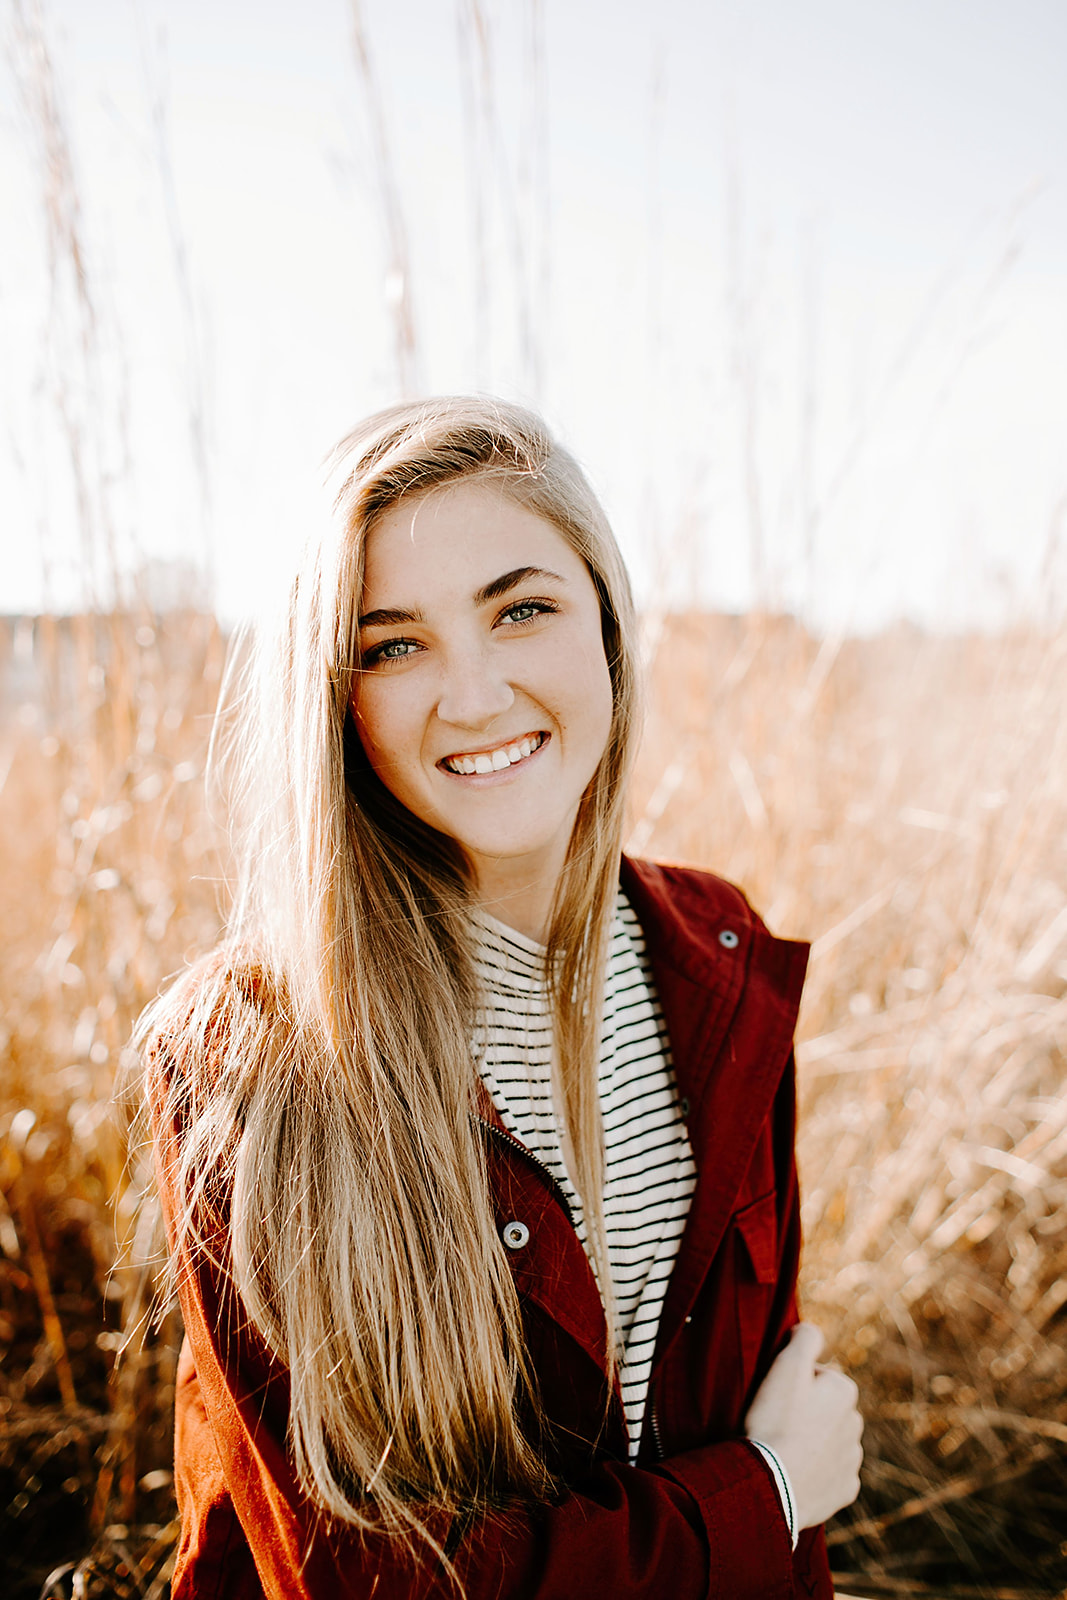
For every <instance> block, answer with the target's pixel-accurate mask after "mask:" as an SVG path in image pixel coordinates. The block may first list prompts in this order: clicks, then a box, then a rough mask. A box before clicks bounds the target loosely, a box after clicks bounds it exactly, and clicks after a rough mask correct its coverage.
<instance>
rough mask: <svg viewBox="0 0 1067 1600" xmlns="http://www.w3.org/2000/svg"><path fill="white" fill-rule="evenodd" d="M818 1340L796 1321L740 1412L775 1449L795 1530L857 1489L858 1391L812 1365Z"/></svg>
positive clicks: (847, 1500)
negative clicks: (793, 1506) (791, 1500)
mask: <svg viewBox="0 0 1067 1600" xmlns="http://www.w3.org/2000/svg"><path fill="white" fill-rule="evenodd" d="M823 1342H824V1341H823V1336H822V1331H821V1330H820V1329H819V1328H817V1327H816V1326H815V1324H814V1323H812V1322H801V1323H798V1324H797V1326H796V1327H795V1328H794V1329H793V1333H792V1337H791V1338H790V1340H789V1343H788V1344H787V1345H786V1347H785V1349H784V1350H783V1351H782V1352H781V1354H780V1355H779V1356H778V1357H777V1358H776V1360H775V1362H774V1365H773V1366H772V1367H771V1370H770V1371H769V1372H768V1374H767V1376H766V1377H765V1378H764V1380H763V1382H762V1383H761V1384H760V1386H759V1389H758V1390H757V1392H756V1398H755V1400H753V1402H752V1405H751V1407H750V1409H749V1412H748V1415H747V1416H746V1418H745V1433H746V1434H747V1436H748V1437H749V1438H750V1439H758V1440H759V1441H760V1443H761V1444H765V1445H767V1446H768V1447H769V1448H770V1449H771V1450H773V1451H774V1453H775V1455H776V1456H777V1457H778V1459H779V1460H780V1461H781V1463H782V1465H783V1467H784V1468H785V1470H786V1472H787V1473H788V1474H789V1479H790V1482H791V1484H792V1486H793V1494H794V1496H795V1498H796V1502H797V1527H798V1528H812V1527H815V1526H816V1525H817V1524H818V1523H820V1522H825V1521H826V1519H827V1518H828V1517H832V1516H833V1515H834V1513H835V1511H840V1510H841V1509H842V1507H844V1506H848V1505H851V1504H852V1502H853V1500H855V1498H856V1496H857V1495H858V1494H859V1490H860V1464H861V1463H862V1461H863V1447H862V1446H861V1444H860V1437H861V1435H862V1433H863V1418H862V1417H861V1416H860V1414H859V1410H858V1408H857V1405H856V1399H857V1396H858V1393H859V1391H858V1390H857V1388H856V1385H855V1384H854V1383H853V1381H852V1379H851V1378H846V1377H845V1374H844V1373H843V1372H838V1371H836V1370H835V1369H834V1368H833V1367H823V1366H819V1365H818V1364H817V1357H818V1355H819V1352H820V1351H821V1350H822V1347H823Z"/></svg>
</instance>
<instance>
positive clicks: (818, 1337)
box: [783, 1322, 826, 1372]
mask: <svg viewBox="0 0 1067 1600" xmlns="http://www.w3.org/2000/svg"><path fill="white" fill-rule="evenodd" d="M825 1343H826V1337H825V1335H824V1334H823V1331H822V1329H821V1328H820V1327H817V1326H816V1324H815V1323H814V1322H798V1323H797V1324H796V1326H795V1327H794V1328H793V1330H792V1332H791V1333H790V1335H789V1343H788V1344H787V1345H786V1347H785V1351H787V1352H788V1353H789V1355H790V1356H791V1357H792V1358H793V1360H794V1361H796V1362H797V1363H798V1364H801V1363H802V1364H803V1365H804V1366H806V1367H809V1368H810V1370H811V1371H812V1372H814V1371H815V1369H816V1361H817V1358H818V1356H819V1353H820V1352H821V1350H822V1348H823V1345H824V1344H825ZM785 1351H783V1354H785Z"/></svg>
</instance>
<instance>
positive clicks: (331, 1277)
mask: <svg viewBox="0 0 1067 1600" xmlns="http://www.w3.org/2000/svg"><path fill="white" fill-rule="evenodd" d="M472 479H474V480H479V481H480V480H490V481H491V482H492V483H493V484H494V485H495V486H496V487H498V488H499V490H500V491H502V492H503V493H504V494H506V495H508V496H511V497H512V498H513V499H514V500H515V501H516V502H517V503H519V504H521V505H522V506H523V507H525V508H526V509H528V510H530V511H532V512H534V513H535V514H537V515H538V516H541V517H543V518H545V519H546V520H547V521H548V522H550V523H551V524H552V525H553V526H554V527H555V528H556V529H558V531H559V532H560V534H561V535H562V536H563V537H564V538H565V539H566V540H567V542H568V544H569V545H571V547H572V548H573V549H574V550H575V551H576V552H577V553H578V554H579V555H580V556H581V557H582V559H583V560H584V561H585V563H586V565H587V567H588V569H589V572H590V575H591V577H592V580H593V583H594V585H595V586H596V590H597V594H598V597H599V601H600V611H601V620H602V631H603V640H604V650H605V655H606V659H607V663H608V668H609V672H610V677H611V684H612V691H613V704H614V710H613V716H612V721H611V729H610V734H609V738H608V742H607V746H606V748H605V750H604V753H603V756H602V758H601V760H600V763H599V765H598V767H597V770H596V772H595V774H594V776H593V778H592V779H591V781H590V783H589V785H588V787H587V789H586V791H585V793H584V795H583V796H582V798H581V801H580V805H579V809H578V813H577V818H576V821H575V825H574V830H573V834H572V837H571V840H570V845H569V850H568V853H567V857H566V861H565V865H564V868H563V872H562V876H561V879H560V882H559V885H558V889H557V893H556V897H555V902H554V907H553V911H552V915H551V919H550V927H549V931H548V938H547V951H546V957H545V975H546V981H547V983H548V986H549V992H550V995H551V997H552V1001H553V1013H554V1018H555V1040H556V1050H555V1057H556V1063H555V1068H554V1071H555V1074H556V1081H555V1088H556V1093H557V1095H558V1098H559V1102H560V1107H561V1111H562V1115H563V1119H564V1122H565V1126H566V1131H567V1135H568V1137H569V1140H570V1148H571V1151H572V1153H573V1165H574V1173H573V1177H574V1180H575V1186H576V1188H577V1190H578V1192H579V1194H580V1196H581V1198H582V1202H583V1210H584V1214H585V1218H586V1224H587V1232H588V1238H589V1245H590V1253H591V1257H592V1261H593V1265H594V1270H595V1272H596V1275H597V1279H598V1283H599V1286H600V1290H601V1294H602V1298H603V1300H604V1304H605V1317H606V1334H607V1336H606V1351H605V1364H606V1385H607V1384H610V1379H611V1377H612V1376H613V1372H614V1361H615V1344H614V1300H613V1295H612V1291H611V1272H610V1266H609V1261H608V1251H607V1244H606V1234H605V1226H604V1202H603V1189H604V1152H603V1130H602V1125H601V1119H600V1106H599V1097H598V1087H597V1080H598V1050H599V1026H600V1017H601V1011H602V999H603V994H602V991H603V980H604V970H605V964H606V953H607V942H608V936H609V929H610V922H611V915H612V908H613V905H614V900H615V895H616V890H617V884H618V865H619V855H620V849H621V838H622V825H623V805H624V797H625V786H626V778H627V774H628V769H629V766H630V761H631V755H632V750H633V745H634V740H635V720H636V688H635V648H634V620H633V609H632V601H631V597H630V590H629V584H628V581H627V577H626V572H625V568H624V566H623V563H622V559H621V556H620V554H619V551H618V548H617V546H616V544H615V541H614V539H613V537H612V534H611V531H610V529H609V527H608V524H607V520H606V518H605V516H604V513H603V511H602V509H601V507H600V505H599V503H598V502H597V499H596V497H595V495H594V494H593V491H592V489H591V488H590V486H589V484H588V482H587V481H586V479H585V477H584V475H583V474H582V472H581V470H580V468H579V467H578V465H577V463H576V462H575V461H574V459H573V458H572V457H571V456H570V455H569V454H568V453H567V452H566V451H565V450H563V449H561V448H560V447H559V445H557V444H556V443H555V442H554V441H553V439H552V438H551V437H550V435H549V434H548V432H547V430H546V428H545V426H544V424H543V423H542V422H541V421H540V419H538V418H537V417H536V416H534V415H533V414H531V413H530V412H528V411H526V410H523V409H521V408H519V407H517V406H513V405H508V404H505V403H503V402H499V401H495V400H485V399H474V398H445V399H436V400H429V401H425V402H422V403H418V404H413V405H404V406H397V407H394V408H392V409H390V410H388V411H384V412H381V413H379V414H378V415H376V416H374V417H371V418H369V419H368V420H367V421H366V422H364V423H363V424H362V425H361V426H360V427H358V428H357V429H356V430H355V431H354V432H353V433H351V434H349V435H348V436H347V437H346V438H345V439H343V440H342V441H341V443H340V444H339V445H338V447H337V449H336V450H335V451H334V453H333V455H332V457H331V458H330V461H329V463H328V476H327V485H326V487H327V496H328V505H329V511H328V515H326V516H325V517H324V519H323V528H322V532H321V536H320V537H316V538H313V539H312V540H311V541H309V544H308V547H307V550H306V553H305V556H304V559H303V562H302V564H301V567H300V570H299V572H298V574H297V576H296V578H295V581H294V582H293V584H292V588H291V592H290V596H289V602H288V607H287V610H286V613H285V618H284V623H283V625H282V626H281V628H280V630H279V634H278V636H277V637H272V636H269V635H261V636H259V637H258V639H256V640H254V641H253V642H252V644H251V647H250V648H249V649H246V651H245V652H244V655H243V659H242V662H241V665H240V666H239V667H236V668H235V669H234V671H233V672H231V673H230V675H229V677H228V680H227V687H226V689H225V690H224V696H223V703H222V704H221V706H220V713H219V717H218V719H217V723H216V737H215V744H216V749H215V756H216V758H217V759H218V761H219V762H220V764H221V767H222V769H223V770H224V771H225V772H226V773H227V774H228V783H229V798H230V803H231V806H232V815H233V818H234V844H235V860H236V869H235V885H234V902H233V909H232V914H231V916H230V919H229V925H228V934H227V939H226V941H225V942H224V944H223V945H222V946H221V947H220V948H219V950H218V951H216V952H215V953H214V954H213V955H212V956H210V957H208V958H206V960H205V961H203V962H202V963H201V964H199V965H198V966H196V967H194V968H193V969H192V970H191V971H190V972H188V973H187V974H186V975H185V976H184V977H183V978H182V979H181V980H180V981H179V982H178V983H177V984H176V985H175V986H174V987H173V988H172V989H171V990H170V991H169V992H168V993H166V994H164V995H163V996H162V997H161V998H160V999H159V1000H157V1001H156V1002H155V1003H154V1004H153V1005H152V1006H151V1007H150V1008H149V1010H148V1011H147V1012H146V1014H145V1016H144V1017H143V1018H142V1021H141V1024H140V1038H141V1043H142V1046H143V1050H144V1055H145V1059H146V1061H147V1062H148V1063H149V1068H148V1080H149V1081H148V1084H147V1094H148V1098H149V1100H150V1101H151V1102H152V1109H153V1113H154V1115H155V1116H156V1117H157V1118H158V1119H160V1122H161V1124H162V1126H163V1128H164V1129H170V1128H178V1129H180V1130H181V1132H180V1137H179V1138H178V1139H177V1141H176V1143H175V1144H174V1146H173V1149H174V1151H175V1154H174V1156H173V1165H172V1168H171V1170H170V1171H169V1172H168V1175H167V1188H168V1190H169V1191H170V1192H171V1193H172V1194H173V1195H174V1196H177V1197H178V1214H177V1215H176V1216H175V1217H173V1218H172V1236H171V1244H172V1251H173V1260H175V1261H177V1263H178V1265H177V1266H176V1267H174V1268H173V1271H174V1272H176V1273H180V1272H181V1271H182V1270H185V1269H186V1268H187V1265H188V1263H189V1262H191V1261H193V1260H195V1259H196V1258H197V1254H198V1252H203V1251H205V1250H208V1249H210V1248H213V1245H212V1241H213V1239H214V1238H215V1232H214V1230H215V1229H216V1228H217V1225H218V1220H219V1218H220V1216H221V1217H222V1219H223V1221H222V1227H223V1234H224V1245H225V1248H224V1266H225V1270H226V1272H227V1273H228V1274H229V1276H230V1278H231V1279H232V1282H233V1285H234V1287H235V1288H236V1290H237V1292H238V1293H239V1295H240V1298H241V1300H242V1302H243V1304H244V1307H245V1308H246V1310H247V1313H248V1315H249V1317H250V1318H251V1321H252V1323H253V1324H254V1326H255V1327H256V1329H257V1330H258V1332H259V1334H260V1336H261V1337H262V1339H263V1340H264V1342H265V1343H266V1345H267V1346H268V1348H269V1349H270V1350H271V1351H272V1352H273V1353H274V1354H275V1355H276V1356H277V1357H278V1358H280V1360H281V1361H282V1362H284V1364H285V1366H286V1367H287V1368H288V1371H289V1375H290V1385H291V1387H290V1394H291V1401H290V1448H291V1449H292V1452H293V1456H294V1460H295V1463H296V1467H297V1472H298V1475H299V1479H300V1482H301V1485H302V1487H303V1489H304V1490H305V1492H306V1493H308V1494H309V1496H310V1497H311V1498H312V1499H313V1500H314V1501H315V1502H316V1503H317V1504H318V1505H319V1506H320V1507H321V1508H322V1509H323V1510H324V1511H325V1512H326V1513H327V1514H328V1515H330V1516H333V1517H336V1518H338V1519H341V1520H342V1521H344V1522H347V1523H349V1524H354V1525H356V1526H360V1527H372V1526H373V1527H376V1528H378V1529H384V1530H386V1531H389V1532H392V1533H395V1534H397V1535H401V1536H408V1537H410V1536H412V1535H419V1534H421V1535H423V1536H424V1537H425V1538H426V1539H427V1540H428V1541H429V1542H430V1543H431V1544H433V1539H432V1537H431V1536H430V1532H429V1527H430V1524H431V1522H432V1521H433V1520H434V1518H435V1514H436V1513H438V1512H446V1513H455V1512H457V1511H458V1510H460V1509H461V1508H468V1509H469V1508H470V1507H471V1506H472V1505H478V1504H483V1505H484V1504H487V1503H490V1502H494V1503H495V1502H498V1501H499V1499H500V1497H502V1496H503V1497H507V1496H509V1495H516V1494H517V1495H521V1496H526V1497H530V1496H533V1497H542V1496H544V1495H545V1494H547V1493H548V1492H550V1488H551V1485H550V1482H549V1479H548V1474H547V1471H546V1468H545V1465H544V1462H543V1460H542V1457H541V1455H540V1453H539V1450H538V1448H537V1444H536V1438H535V1437H534V1438H533V1439H531V1437H528V1434H530V1433H531V1432H533V1433H535V1432H536V1430H532V1429H530V1428H529V1426H525V1427H524V1424H523V1420H522V1419H523V1417H525V1418H526V1419H527V1423H528V1422H529V1419H530V1418H531V1417H536V1415H537V1394H536V1377H535V1374H533V1373H532V1372H531V1371H530V1369H529V1364H528V1361H527V1356H526V1351H525V1346H524V1338H523V1328H522V1319H521V1314H520V1309H519V1303H518V1297H517V1294H516V1291H515V1287H514V1284H513V1281H512V1278H511V1273H510V1270H509V1266H508V1262H507V1259H506V1252H505V1251H504V1249H503V1248H502V1245H501V1241H500V1239H499V1238H498V1236H497V1231H496V1227H495V1224H494V1219H493V1209H492V1204H491V1199H490V1194H489V1190H488V1181H487V1175H486V1159H485V1149H484V1143H483V1132H484V1130H483V1129H482V1128H481V1127H480V1125H479V1120H478V1098H477V1094H478V1076H477V1066H476V1063H475V1061H474V1058H473V1056H472V1050H471V1044H470V1039H471V1028H472V1024H473V1020H474V1016H475V1012H476V1008H477V1005H478V992H477V985H476V981H475V977H474V971H473V964H472V958H471V949H470V942H469V941H470V934H469V910H470V906H471V891H472V883H471V878H470V872H469V869H468V865H467V863H466V861H465V859H464V857H463V855H462V853H461V851H460V850H459V848H458V846H457V845H456V844H455V842H454V841H453V840H451V839H449V838H447V837H445V836H443V835H442V834H440V833H438V832H436V831H434V830H433V829H431V828H429V827H428V826H426V825H425V824H424V823H422V822H421V821H419V819H418V818H416V817H414V816H413V815H412V814H411V813H410V812H408V811H407V810H406V809H405V808H404V807H402V806H401V805H400V804H399V803H398V802H397V801H396V800H395V799H394V798H393V796H392V795H391V794H390V793H389V792H388V790H387V789H386V788H385V787H384V785H383V784H382V783H381V782H380V780H379V779H378V778H377V777H376V775H375V774H374V772H373V771H372V770H371V768H370V765H369V763H368V762H367V760H366V758H365V756H364V754H363V751H362V747H361V745H360V742H359V738H358V735H357V732H356V727H355V724H354V721H353V718H352V714H351V710H350V705H351V701H352V691H353V686H354V674H355V673H356V671H357V670H358V668H359V652H358V616H359V602H360V592H361V586H362V578H363V567H364V555H365V550H366V543H367V538H368V536H369V535H370V533H371V532H372V530H373V528H374V524H375V521H376V519H377V518H378V517H380V516H381V515H382V513H383V512H384V511H385V510H386V509H388V508H389V507H391V506H394V505H396V504H397V503H398V502H399V501H400V500H402V499H404V500H408V499H410V500H412V501H414V500H415V499H417V498H418V497H419V496H422V495H425V494H427V493H429V492H431V491H433V490H435V489H438V488H441V487H444V486H447V485H449V484H453V483H456V482H457V481H460V480H465V481H469V480H472ZM220 1193H222V1194H224V1195H228V1196H229V1199H228V1204H227V1205H225V1206H224V1207H223V1208H222V1209H221V1211H220V1208H219V1206H218V1196H219V1194H220ZM606 1392H607V1393H610V1388H607V1389H606Z"/></svg>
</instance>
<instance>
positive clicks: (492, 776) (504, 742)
mask: <svg viewBox="0 0 1067 1600" xmlns="http://www.w3.org/2000/svg"><path fill="white" fill-rule="evenodd" d="M523 739H540V741H541V743H540V744H539V745H538V746H537V749H536V750H531V751H530V754H529V755H528V756H523V758H522V760H521V761H513V762H511V763H509V765H508V766H506V767H500V768H499V770H495V771H493V772H453V771H452V769H451V767H449V766H447V765H446V763H447V762H448V761H454V760H455V759H456V757H457V756H487V755H489V754H491V752H492V751H494V750H503V749H506V748H507V746H508V745H509V744H521V743H522V741H523ZM551 740H552V735H551V734H550V733H549V731H548V729H547V728H534V729H532V730H531V731H530V732H529V733H520V734H517V735H516V737H515V738H514V739H494V740H493V743H492V744H486V745H482V747H481V748H480V749H477V750H475V749H469V748H464V749H462V750H450V751H449V752H448V754H447V755H446V756H442V757H441V759H440V761H438V762H437V770H438V772H441V773H443V774H444V776H445V777H446V778H455V779H456V781H457V782H458V783H474V784H478V785H482V784H487V783H492V782H494V780H496V779H498V778H506V777H507V776H508V774H509V773H512V772H521V771H522V770H523V769H524V768H525V767H528V766H529V765H530V762H531V761H536V759H537V757H538V756H539V755H540V754H541V752H542V750H545V749H547V747H548V745H549V744H550V743H551Z"/></svg>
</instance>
